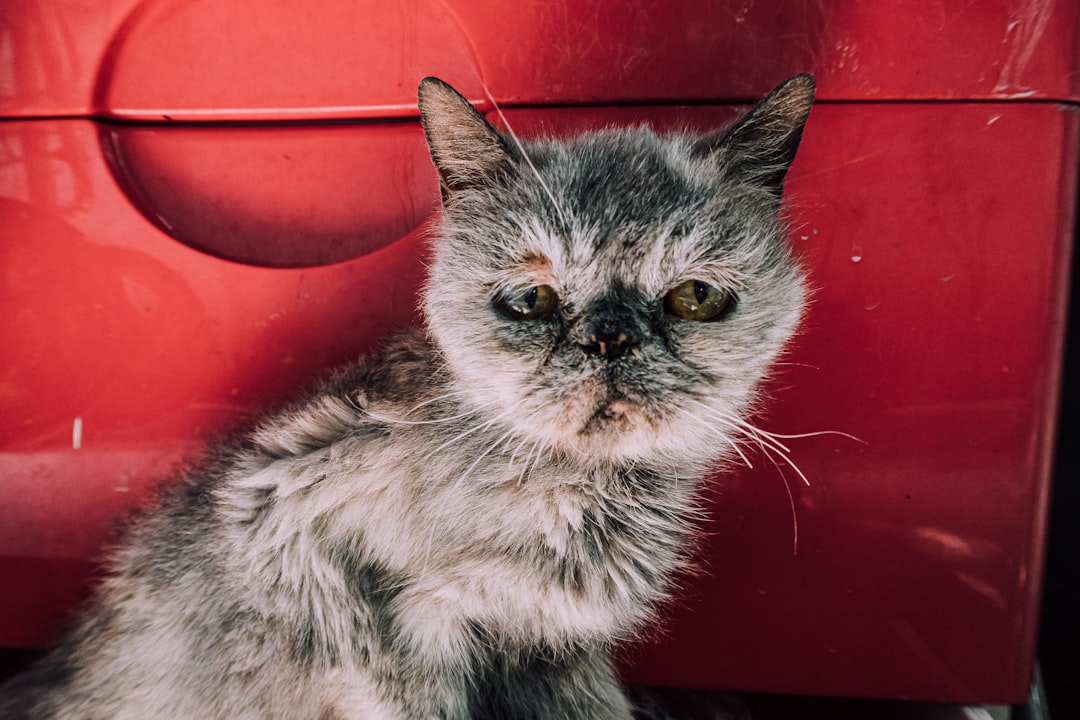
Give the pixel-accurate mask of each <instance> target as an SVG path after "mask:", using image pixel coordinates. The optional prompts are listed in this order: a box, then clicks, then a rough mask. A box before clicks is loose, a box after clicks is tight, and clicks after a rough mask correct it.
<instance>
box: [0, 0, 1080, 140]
mask: <svg viewBox="0 0 1080 720" xmlns="http://www.w3.org/2000/svg"><path fill="white" fill-rule="evenodd" d="M1077 12H1078V10H1077V5H1076V3H1072V2H1052V1H1050V0H983V1H981V2H977V3H971V2H963V1H962V0H942V1H940V2H933V3H927V2H924V1H922V0H884V1H883V2H872V3H871V2H855V1H853V0H847V1H844V2H788V1H787V0H760V1H759V2H747V1H746V0H724V1H723V2H714V1H712V0H692V1H690V2H679V3H670V2H664V1H662V0H647V1H643V0H618V1H617V2H610V1H604V0H564V1H563V2H559V3H550V2H547V1H546V0H522V1H521V2H513V3H509V2H507V3H498V2H475V1H474V2H469V1H468V0H410V2H394V3H387V2H380V1H379V0H361V1H359V2H321V3H319V4H318V7H317V8H316V6H314V5H312V4H311V3H310V2H307V0H230V2H217V1H216V0H195V1H191V0H143V1H142V2H139V0H110V1H109V2H104V1H103V0H90V1H88V2H81V3H73V2H68V1H67V0H8V2H4V3H2V4H0V39H2V41H3V42H2V45H3V47H5V48H6V51H5V53H4V55H3V58H4V60H3V61H0V62H2V64H3V74H2V75H0V78H2V82H3V85H4V87H5V89H4V92H0V117H3V116H45V115H52V116H56V115H65V116H70V115H82V116H86V115H100V116H117V117H128V118H132V117H141V118H152V119H157V120H161V119H163V118H164V117H165V116H169V117H171V118H173V119H181V118H186V119H207V118H216V119H223V118H233V119H237V118H248V119H267V118H272V117H276V118H282V117H290V118H302V117H323V118H329V117H337V118H340V117H373V116H374V117H387V116H399V115H405V116H414V115H415V107H414V105H415V103H414V99H415V93H414V91H415V88H416V82H417V80H418V79H419V78H420V77H423V76H424V75H428V74H434V75H439V76H441V77H444V78H445V79H446V80H448V81H450V82H452V83H454V84H455V85H456V86H458V87H459V88H461V89H463V90H464V91H465V92H466V94H467V95H469V97H471V98H476V99H483V100H486V99H487V98H486V97H485V96H484V93H483V92H482V90H481V86H480V82H479V80H480V79H481V78H482V79H483V80H484V81H485V82H486V84H487V85H488V86H489V88H490V90H491V93H492V95H493V96H494V98H495V99H496V100H498V101H499V102H501V103H503V104H546V103H571V104H579V103H589V102H655V101H677V100H692V101H700V100H706V99H707V100H731V99H743V100H745V99H748V98H752V97H754V96H757V95H759V94H761V93H762V92H764V91H766V90H768V89H769V88H770V87H772V85H773V84H774V83H775V82H777V81H778V80H780V79H782V78H784V77H786V76H788V75H792V74H794V73H797V72H804V71H807V70H812V71H814V72H815V73H816V74H817V76H818V81H819V88H820V95H819V96H820V97H821V98H822V99H825V100H858V99H870V100H884V99H922V100H949V99H973V98H980V99H1007V98H1049V99H1058V100H1064V99H1072V100H1076V99H1080V75H1078V73H1077V43H1076V40H1077V32H1078V15H1077ZM478 76H479V77H478Z"/></svg>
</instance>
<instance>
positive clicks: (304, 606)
mask: <svg viewBox="0 0 1080 720" xmlns="http://www.w3.org/2000/svg"><path fill="white" fill-rule="evenodd" d="M813 92H814V82H813V78H812V77H811V76H809V75H799V76H796V77H794V78H792V79H790V80H788V81H787V82H785V83H784V84H782V85H781V86H779V87H778V88H777V89H776V90H774V91H773V92H772V93H771V94H769V95H768V96H767V97H766V98H765V99H764V100H762V101H761V102H760V103H759V104H758V105H757V106H756V107H755V108H754V109H753V110H752V111H750V113H748V114H747V115H746V116H745V117H743V118H742V119H741V120H740V121H739V122H737V123H736V124H735V125H734V126H733V127H732V128H730V129H728V130H722V131H719V132H716V133H714V134H710V135H706V136H704V137H691V136H687V135H673V136H668V137H659V136H657V135H656V134H654V133H653V132H652V131H650V130H648V129H644V128H639V129H631V130H609V131H604V132H597V133H592V134H587V135H584V136H582V137H578V138H575V139H570V140H565V141H537V142H529V143H523V142H520V141H518V140H517V139H516V138H515V137H513V136H510V135H504V134H502V133H500V132H498V131H496V130H495V129H494V128H492V127H491V126H490V125H489V124H488V123H487V122H486V121H485V119H484V118H483V116H481V115H480V114H479V113H478V112H477V111H476V110H474V109H473V108H472V107H471V106H470V105H469V104H468V103H467V102H466V101H465V100H464V99H463V98H462V97H461V96H459V95H458V94H457V93H456V92H455V91H454V90H453V89H451V88H450V87H449V86H448V85H446V84H444V83H443V82H441V81H439V80H435V79H430V78H429V79H427V80H425V81H423V83H421V85H420V109H421V114H422V119H423V125H424V130H425V133H426V136H427V140H428V144H429V147H430V150H431V156H432V158H433V161H434V163H435V166H436V168H437V169H438V173H439V177H440V180H441V188H442V195H443V205H444V208H443V213H442V218H441V222H440V224H439V225H438V229H437V232H436V233H435V237H434V239H433V243H434V260H433V264H432V266H431V273H430V279H429V281H428V284H427V287H426V292H425V298H424V310H425V315H426V324H425V327H424V328H423V329H412V330H406V331H404V332H402V333H400V334H398V335H397V336H394V337H392V338H390V339H389V340H387V341H386V343H385V345H384V347H383V349H382V351H381V352H380V353H379V354H378V355H377V356H376V357H373V358H371V359H368V360H365V361H362V362H360V363H359V364H357V365H355V366H352V367H347V368H344V369H342V370H340V371H338V372H337V373H336V374H334V375H333V376H332V377H331V378H330V379H329V380H328V381H326V382H325V383H324V384H322V385H321V386H320V387H318V388H317V389H316V390H315V391H314V392H312V393H311V394H310V395H308V396H307V397H306V398H305V399H303V400H301V401H299V402H297V403H295V404H294V405H292V406H290V407H288V408H286V409H284V410H282V411H280V412H277V413H276V414H273V415H270V416H268V417H267V418H266V419H264V420H263V421H262V423H261V424H260V425H259V426H258V427H257V428H256V429H255V430H254V431H253V432H250V433H248V434H246V435H245V436H243V437H242V438H240V439H238V440H237V441H235V442H234V443H232V444H227V445H225V446H223V447H219V448H218V449H216V450H214V451H213V452H212V454H211V456H210V457H209V458H208V459H207V460H205V461H204V462H202V463H201V464H200V465H198V466H197V467H195V468H193V469H191V470H189V471H188V472H187V473H186V474H185V475H184V477H183V479H182V481H180V482H178V483H177V484H176V488H175V490H173V491H171V492H170V493H169V494H168V496H167V497H166V498H165V499H164V500H163V501H162V503H161V505H160V506H159V507H158V508H157V509H155V510H152V511H148V512H146V513H144V514H143V515H142V516H141V517H139V518H138V519H137V520H136V521H135V522H133V524H132V526H131V528H130V530H129V531H128V534H127V536H126V539H125V542H124V545H123V547H122V548H121V549H120V550H119V551H118V552H117V553H116V554H115V555H114V557H113V558H112V561H111V566H110V569H111V574H110V576H109V578H108V579H107V580H105V581H104V583H103V584H102V586H101V587H100V589H99V591H98V593H97V596H96V600H95V603H94V604H93V606H92V607H91V608H90V610H89V611H88V613H87V614H86V615H85V617H84V619H83V620H82V622H81V624H80V625H79V626H78V627H77V628H76V629H75V630H74V632H73V633H72V634H71V635H70V636H69V637H68V639H67V640H66V641H65V642H63V643H62V644H61V645H60V646H59V647H58V648H56V649H55V650H54V651H53V652H52V653H51V654H50V655H48V656H46V657H45V658H44V659H43V660H42V661H41V662H40V663H38V664H37V665H36V666H35V667H33V668H32V669H31V670H30V671H28V672H27V673H25V674H23V675H21V676H18V677H16V678H15V679H14V680H12V681H11V682H9V683H8V684H7V685H6V686H5V687H4V688H3V691H2V693H0V695H2V698H0V716H3V717H5V718H13V717H15V718H18V717H27V718H102V719H105V718H109V719H120V718H138V719H139V720H144V719H146V718H235V719H239V718H288V719H289V720H301V719H303V718H312V719H313V720H314V719H322V720H329V719H330V718H555V719H559V720H563V719H565V718H594V719H599V718H628V717H630V716H631V707H630V703H629V701H628V700H627V699H626V697H625V696H624V694H623V692H622V690H621V689H620V687H619V685H618V683H617V681H616V678H615V674H614V672H613V669H612V664H611V661H610V659H609V650H610V649H611V647H612V645H613V644H614V643H616V642H617V641H619V640H621V639H624V638H627V637H630V636H631V635H633V634H634V632H635V631H636V630H638V629H640V628H641V627H642V626H643V625H644V624H646V623H650V622H652V621H653V620H654V617H653V612H654V608H655V606H656V604H657V601H659V600H661V599H662V598H663V597H664V596H665V593H666V592H667V591H668V584H669V577H670V575H671V573H672V571H673V570H674V569H676V568H678V567H679V566H680V564H681V563H682V562H683V561H684V559H685V555H686V552H687V545H688V541H689V540H690V539H691V538H692V536H693V533H694V524H695V518H696V516H697V515H698V514H699V510H698V508H697V506H696V500H695V499H696V496H697V492H698V489H699V484H700V481H701V479H702V478H703V476H704V475H705V474H706V473H707V471H708V470H709V469H710V467H712V466H714V465H715V464H716V463H717V462H719V461H721V460H723V459H724V458H725V457H727V456H730V455H732V454H733V453H735V452H737V449H738V444H739V443H741V442H744V441H746V440H747V439H748V438H749V437H751V436H752V433H753V431H752V429H750V428H749V426H748V425H747V424H746V421H745V420H744V419H743V418H744V416H745V414H746V413H747V412H748V409H749V408H750V407H751V406H752V404H753V402H754V397H755V390H756V388H757V387H758V385H759V383H760V382H761V380H762V378H763V377H764V376H765V374H766V372H767V370H768V368H769V365H770V363H771V362H772V361H773V360H774V358H776V356H777V354H778V353H779V352H780V351H781V349H782V348H783V347H784V345H785V343H786V342H787V341H788V339H789V338H790V336H791V335H792V332H793V331H794V329H795V327H796V325H797V323H798V321H799V317H800V314H801V313H802V310H803V303H804V284H803V280H802V279H801V276H800V273H799V271H798V268H797V267H796V265H795V263H794V262H793V260H792V259H791V257H790V255H789V252H788V250H787V248H786V244H785V239H784V228H783V225H782V222H781V219H780V210H781V203H780V199H781V191H782V187H783V181H784V176H785V173H786V172H787V169H788V166H789V164H790V163H791V161H792V159H793V157H794V155H795V152H796V149H797V147H798V143H799V140H800V138H801V135H802V129H803V125H804V123H805V121H806V118H807V115H808V113H809V111H810V106H811V103H812V99H813Z"/></svg>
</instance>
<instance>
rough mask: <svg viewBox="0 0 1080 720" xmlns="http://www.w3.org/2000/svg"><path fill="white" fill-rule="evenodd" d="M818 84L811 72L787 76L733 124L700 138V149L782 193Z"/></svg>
mask: <svg viewBox="0 0 1080 720" xmlns="http://www.w3.org/2000/svg"><path fill="white" fill-rule="evenodd" d="M814 87H815V83H814V76H813V75H810V74H809V73H804V74H802V75H796V76H795V77H793V78H790V79H788V80H785V81H784V82H782V83H780V85H778V86H777V87H776V88H775V89H774V90H773V91H772V92H770V93H769V94H768V95H766V96H765V97H764V98H763V99H762V100H761V102H759V103H758V104H757V105H755V106H754V108H753V109H752V110H751V111H750V112H748V113H747V114H746V115H744V116H743V117H742V119H740V120H739V121H738V122H736V123H735V124H734V125H733V126H732V127H730V128H728V129H725V130H721V131H719V132H716V133H713V134H712V135H706V136H705V137H703V138H702V139H701V140H699V141H698V142H697V143H696V145H695V146H694V152H695V154H697V155H699V156H711V157H715V158H716V159H717V161H718V162H719V163H721V164H722V166H723V167H724V168H725V170H726V171H727V172H728V173H730V174H732V175H734V176H735V177H739V178H742V179H743V180H746V181H749V182H753V183H757V184H759V185H761V186H763V187H764V188H765V189H767V190H769V192H771V193H773V194H774V195H775V196H776V197H777V198H779V197H780V196H781V195H782V194H783V191H784V177H785V176H786V175H787V171H788V168H789V167H790V166H791V162H792V161H793V160H794V159H795V152H796V151H797V150H798V149H799V141H800V140H802V133H803V127H804V126H805V125H806V119H807V117H808V116H809V115H810V107H811V105H813V103H814Z"/></svg>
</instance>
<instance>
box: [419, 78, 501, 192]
mask: <svg viewBox="0 0 1080 720" xmlns="http://www.w3.org/2000/svg"><path fill="white" fill-rule="evenodd" d="M417 94H418V96H419V105H420V121H421V123H422V124H423V126H424V136H425V137H426V138H427V143H428V149H429V150H430V151H431V161H432V162H433V163H434V164H435V169H436V170H438V171H439V187H440V189H441V191H442V196H443V201H444V202H445V201H446V199H447V198H449V197H450V195H452V194H453V193H455V192H457V191H458V190H462V189H465V188H470V187H471V188H477V187H486V186H490V185H492V184H494V183H497V182H499V181H500V180H502V179H504V178H505V177H507V176H508V175H510V174H512V173H513V172H515V166H516V164H515V161H514V159H515V155H516V154H515V152H514V150H513V148H511V146H510V144H509V143H508V142H507V141H506V139H505V138H504V137H503V136H502V135H501V134H500V133H499V131H498V130H496V129H495V128H493V127H492V126H491V125H490V124H489V123H488V121H487V120H485V119H484V116H483V115H481V114H480V113H479V112H478V111H477V110H476V108H474V107H473V106H472V105H470V104H469V101H468V100H466V99H465V98H464V97H462V96H461V95H460V94H459V93H458V92H457V91H456V90H454V88H452V87H450V86H449V85H447V84H446V83H445V82H443V81H442V80H439V79H438V78H433V77H429V78H424V79H423V80H422V81H420V89H419V91H418V93H417Z"/></svg>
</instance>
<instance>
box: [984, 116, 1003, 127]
mask: <svg viewBox="0 0 1080 720" xmlns="http://www.w3.org/2000/svg"><path fill="white" fill-rule="evenodd" d="M1000 119H1001V115H1000V114H998V115H994V116H993V117H991V118H990V119H989V120H987V121H986V127H990V126H991V125H993V124H994V123H996V122H997V121H998V120H1000Z"/></svg>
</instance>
